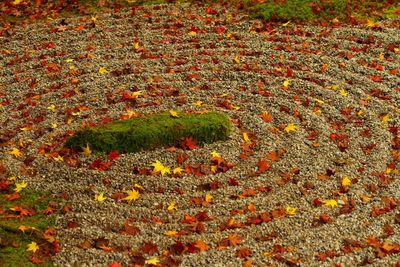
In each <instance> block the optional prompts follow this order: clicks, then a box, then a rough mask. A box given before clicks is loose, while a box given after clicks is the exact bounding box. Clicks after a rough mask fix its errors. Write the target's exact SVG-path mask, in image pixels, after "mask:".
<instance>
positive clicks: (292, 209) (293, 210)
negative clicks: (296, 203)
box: [286, 206, 297, 215]
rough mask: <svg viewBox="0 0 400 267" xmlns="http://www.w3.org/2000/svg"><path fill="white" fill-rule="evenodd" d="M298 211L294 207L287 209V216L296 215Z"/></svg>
mask: <svg viewBox="0 0 400 267" xmlns="http://www.w3.org/2000/svg"><path fill="white" fill-rule="evenodd" d="M296 211H297V209H296V208H293V207H290V206H287V207H286V214H287V215H296Z"/></svg>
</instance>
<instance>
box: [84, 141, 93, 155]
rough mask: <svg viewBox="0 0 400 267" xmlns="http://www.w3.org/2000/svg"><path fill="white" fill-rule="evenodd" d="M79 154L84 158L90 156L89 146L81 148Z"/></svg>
mask: <svg viewBox="0 0 400 267" xmlns="http://www.w3.org/2000/svg"><path fill="white" fill-rule="evenodd" d="M81 154H82V155H84V156H89V155H90V154H92V150H90V147H89V144H86V147H82V152H81Z"/></svg>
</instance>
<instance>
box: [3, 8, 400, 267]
mask: <svg viewBox="0 0 400 267" xmlns="http://www.w3.org/2000/svg"><path fill="white" fill-rule="evenodd" d="M213 8H214V9H215V10H216V11H217V14H216V15H212V14H211V15H210V14H207V13H206V11H205V8H204V7H203V6H201V5H197V6H188V5H181V6H175V5H160V6H149V7H143V8H142V9H140V10H138V11H136V13H135V14H134V15H132V14H131V12H130V11H129V10H125V11H122V12H120V13H118V14H99V15H97V21H96V23H95V26H93V23H92V22H91V20H90V17H82V18H70V19H66V20H65V22H66V25H64V29H63V27H61V28H60V26H62V24H61V20H54V21H50V22H48V23H47V24H31V25H27V26H26V27H24V28H18V29H17V30H16V31H15V33H14V35H13V36H12V37H11V38H0V46H1V51H0V52H1V53H0V110H1V113H0V123H1V133H0V141H1V142H2V143H3V145H2V146H1V147H0V152H1V155H2V158H1V160H2V161H3V163H4V165H6V166H7V173H8V174H9V175H10V176H11V175H15V176H17V177H18V180H26V181H27V182H28V184H29V185H30V186H32V187H33V188H36V189H39V190H49V191H51V192H53V193H55V194H63V195H64V196H68V200H66V202H67V203H69V204H70V205H71V207H72V208H71V211H69V212H66V213H65V214H62V215H59V216H58V217H57V230H58V235H57V239H58V241H59V243H60V245H61V251H60V253H58V254H56V255H55V256H54V257H53V260H54V262H55V263H56V264H57V265H59V266H74V265H79V266H108V264H109V263H111V262H112V261H116V262H118V263H119V264H121V265H123V266H130V265H132V264H133V263H140V264H144V262H143V261H145V260H148V259H150V258H152V257H157V259H159V260H160V263H163V264H165V265H167V266H173V265H174V264H173V263H172V261H176V263H179V264H180V266H200V265H206V264H207V265H209V266H241V265H242V264H250V261H251V263H252V264H253V265H254V266H268V265H277V266H281V265H282V266H286V265H293V266H296V265H299V266H332V265H333V264H340V265H342V266H356V265H361V264H372V265H373V266H396V264H399V261H398V257H399V253H398V251H397V252H396V251H394V250H392V251H389V252H387V253H383V254H379V253H378V252H379V251H378V249H377V248H374V247H373V246H371V245H370V244H369V243H368V238H369V237H371V236H375V237H377V238H378V239H379V240H380V241H381V242H382V243H383V242H390V244H397V245H398V244H399V243H400V224H399V221H400V218H399V211H400V210H399V206H398V205H400V190H399V187H400V182H399V181H400V180H399V174H398V171H397V169H396V168H398V167H399V162H398V161H399V158H400V156H399V158H397V159H396V158H395V157H394V155H395V153H399V150H400V144H397V145H396V143H395V142H396V141H395V139H396V135H397V136H399V135H400V130H398V129H397V128H398V127H399V126H400V112H399V108H400V72H399V66H400V50H399V49H400V35H399V32H400V31H399V30H400V29H399V27H398V25H399V24H398V22H396V21H393V20H388V21H383V22H380V23H379V24H380V27H377V28H368V27H366V26H362V25H361V26H353V27H339V28H320V27H315V26H299V25H292V24H289V26H288V27H283V26H279V25H278V26H277V27H276V29H275V31H274V32H272V33H265V32H262V31H261V32H260V29H261V28H262V27H263V26H262V22H260V21H253V20H250V19H249V18H248V17H247V16H246V15H244V14H242V13H240V12H239V11H237V10H235V9H225V8H222V7H218V6H216V7H213ZM79 25H84V29H83V30H76V27H78V26H79ZM396 25H397V26H396ZM396 27H397V28H396ZM74 29H75V30H74ZM193 32H196V33H193ZM135 41H138V42H139V49H136V50H135V49H134V48H133V42H135ZM142 48H143V49H144V51H140V49H142ZM324 64H326V65H324ZM100 67H104V68H106V70H107V71H108V73H106V74H105V75H102V74H100V73H99V68H100ZM285 81H288V82H289V83H288V86H287V87H285V86H284V85H283V84H284V83H285ZM132 86H133V87H134V88H135V89H134V90H140V91H142V92H143V94H142V95H141V96H139V97H138V98H137V99H136V100H135V101H122V100H121V97H122V94H123V92H126V91H128V90H129V88H131V87H132ZM197 101H202V103H203V104H201V105H194V104H193V103H194V102H197ZM52 105H54V107H52ZM127 109H130V110H132V111H134V112H137V113H139V114H149V113H154V112H162V111H166V110H170V109H175V110H182V111H201V110H204V109H207V110H219V111H224V112H226V113H227V114H229V115H230V116H231V117H232V118H233V119H234V122H235V128H234V131H233V133H232V135H231V137H230V139H229V140H228V141H226V142H217V143H214V144H210V145H205V146H204V147H201V148H197V149H194V150H189V151H183V150H182V149H180V148H177V149H176V151H173V150H165V149H157V150H153V151H146V152H138V153H132V154H126V155H120V157H119V158H117V159H116V160H114V161H113V163H112V165H111V167H110V168H109V169H108V170H105V171H100V170H93V169H91V168H90V164H91V163H92V162H93V160H95V159H96V157H97V156H95V155H89V156H84V155H78V156H77V158H74V159H75V160H77V161H79V164H80V166H71V165H73V164H71V163H70V162H67V158H68V157H69V155H68V154H62V155H64V161H57V160H55V158H56V156H57V155H58V154H57V153H66V152H65V151H63V150H60V149H62V144H63V142H64V141H65V137H66V136H68V134H71V133H73V132H74V131H76V130H78V129H80V128H81V127H82V126H83V125H87V124H89V123H99V122H101V121H102V120H103V121H104V120H113V119H118V118H120V117H121V116H122V115H123V114H126V110H127ZM263 112H267V113H268V114H270V115H271V121H268V120H267V121H264V120H263V119H262V118H261V117H260V115H261V114H262V113H263ZM290 123H294V124H295V125H296V129H295V131H292V132H290V131H289V132H286V131H285V127H286V126H287V125H289V124H290ZM52 124H53V127H52ZM55 124H56V125H57V126H56V127H54V125H55ZM24 127H28V128H29V127H31V128H32V129H31V130H28V131H24V130H21V128H24ZM243 133H248V136H249V138H250V141H249V142H248V144H250V143H251V142H252V141H255V143H254V144H253V145H254V148H253V149H252V150H251V152H249V153H248V155H247V157H243V156H240V155H241V154H242V153H243V148H242V147H243V146H245V145H244V144H246V141H245V140H244V138H243ZM340 137H342V138H343V139H340ZM397 138H400V137H397ZM20 140H22V141H21V142H23V143H22V145H23V146H21V142H20ZM29 140H32V141H31V142H30V141H29ZM339 142H342V143H339ZM53 144H54V146H52V145H53ZM12 147H18V148H19V149H20V150H21V152H22V153H23V156H22V157H21V158H16V157H14V156H12V155H10V154H9V153H8V152H9V151H10V150H11V149H12ZM43 149H44V150H45V151H46V152H45V153H42V154H40V153H39V152H38V151H43ZM46 149H47V150H46ZM213 151H216V152H218V153H219V154H220V155H221V157H222V158H223V159H224V160H225V161H226V162H229V163H232V164H233V167H232V168H231V169H228V170H224V171H222V172H219V173H216V174H212V173H211V171H209V168H210V160H211V156H210V153H211V152H213ZM273 151H279V152H278V154H279V155H280V156H278V157H274V156H273V154H272V153H271V152H273ZM51 152H54V153H55V154H51ZM180 153H185V154H187V156H188V158H187V160H186V161H185V162H184V163H181V164H179V163H178V162H177V156H178V155H179V154H180ZM102 159H104V160H106V156H104V157H103V156H102ZM260 159H264V160H266V161H267V162H268V164H269V166H270V168H269V169H268V170H266V171H264V172H262V173H258V174H257V173H256V172H257V170H258V167H257V166H258V163H259V160H260ZM156 160H159V161H160V162H162V163H163V164H164V165H165V166H169V167H171V168H172V169H173V168H175V167H178V166H180V167H182V168H183V169H185V167H186V166H192V167H194V166H198V165H199V164H203V165H204V166H205V167H203V168H208V170H207V171H206V170H204V169H203V172H206V174H204V175H199V176H194V175H192V174H188V173H185V172H182V174H180V175H165V176H160V175H158V176H157V175H156V176H155V175H147V174H146V173H142V174H140V170H142V171H144V172H145V170H150V169H151V167H150V164H152V163H153V162H155V161H156ZM22 167H24V168H25V169H28V172H23V173H21V168H22ZM345 176H347V177H349V178H350V180H351V183H350V185H349V186H348V188H346V189H347V190H345V189H343V188H341V183H342V180H343V177H345ZM232 181H236V182H237V184H235V183H234V182H232ZM135 184H138V185H140V186H141V187H143V189H141V193H140V195H139V198H138V199H137V200H136V201H134V202H132V203H130V204H129V203H127V202H126V201H121V200H118V199H117V200H116V199H115V198H112V196H113V194H115V193H118V192H125V191H126V190H130V189H132V186H134V185H135ZM100 192H103V193H104V196H106V197H107V199H106V200H105V201H104V202H98V201H95V200H94V196H95V194H98V193H100ZM206 194H211V195H212V197H213V200H212V201H210V202H209V203H207V202H205V203H204V202H203V204H204V205H202V204H201V203H200V204H199V205H196V204H195V203H194V201H193V198H196V197H197V199H204V198H205V196H206ZM385 197H389V198H391V199H393V201H394V203H396V204H393V203H392V205H394V206H393V207H392V208H390V209H389V210H388V211H387V212H385V213H383V214H379V215H377V216H375V215H376V214H374V213H373V210H374V207H375V208H376V207H381V208H382V207H387V205H388V204H387V199H388V198H385ZM316 199H319V200H321V201H323V200H329V199H335V200H336V201H337V204H338V205H337V206H335V207H333V208H331V207H327V206H324V205H318V204H316V202H315V201H316ZM172 202H173V203H175V205H176V207H177V208H176V210H174V211H172V212H171V211H168V210H167V207H168V206H169V205H170V203H172ZM385 203H386V204H385ZM385 205H386V206H385ZM290 208H296V211H295V214H293V215H290V214H289V213H290ZM204 211H206V212H207V214H208V216H209V217H210V218H209V220H205V221H201V220H200V225H203V226H204V229H199V228H196V227H195V226H193V224H192V225H191V224H188V223H185V222H182V220H184V218H185V216H187V215H190V216H195V215H196V214H198V213H199V212H204ZM272 211H274V212H275V213H273V212H272ZM279 212H280V213H279ZM263 213H268V214H269V215H270V216H272V218H271V220H270V221H264V222H258V223H255V218H258V217H257V216H260V214H263ZM274 214H275V215H274ZM276 214H280V215H276ZM203 215H204V214H203ZM322 215H323V216H325V218H326V216H329V218H330V220H329V222H327V221H323V220H322V219H321V216H322ZM232 219H233V220H232ZM126 220H128V221H129V222H130V224H131V225H134V226H136V227H137V228H138V229H139V232H138V233H137V234H135V235H127V234H123V233H121V229H123V226H124V223H125V221H126ZM157 221H158V222H157ZM229 222H230V223H229ZM387 225H389V226H387ZM385 227H386V229H387V227H391V229H392V230H393V231H392V233H391V234H387V231H386V232H385V231H384V229H385ZM225 228H227V229H225ZM181 230H184V231H185V232H184V233H185V234H183V235H182V236H179V237H170V236H167V235H166V234H165V233H166V232H167V231H177V232H179V231H181ZM182 233H183V232H182ZM232 234H237V235H239V236H240V237H241V241H240V243H239V244H238V245H235V246H233V245H232V246H228V247H226V248H223V247H222V246H223V245H221V244H224V243H223V242H222V241H221V240H222V239H224V238H227V237H228V236H229V235H232ZM263 237H264V238H263ZM96 239H103V240H104V239H105V240H108V244H107V246H108V247H109V248H110V249H109V250H110V251H106V249H101V248H99V247H96V245H95V244H94V241H95V240H96ZM196 240H201V241H203V242H205V243H206V244H207V245H208V249H207V250H206V251H203V252H198V251H196V250H195V251H194V253H190V251H189V250H188V247H189V245H188V244H190V243H191V242H195V241H196ZM85 241H86V242H89V243H91V244H92V245H91V246H90V247H89V248H82V243H84V242H85ZM149 241H151V242H153V243H154V244H156V245H157V251H156V252H154V254H152V253H149V252H146V251H145V250H144V249H142V248H141V246H142V245H143V244H144V243H146V242H149ZM178 241H179V242H182V243H183V244H184V245H185V246H187V250H186V251H185V252H182V251H181V252H179V251H178V252H177V250H176V248H175V249H174V248H173V246H174V244H175V245H176V244H177V242H178ZM351 241H360V242H361V244H363V245H362V246H361V245H360V246H359V247H356V246H355V245H354V243H351ZM349 244H353V247H351V246H352V245H349ZM192 248H193V247H192ZM246 248H247V249H248V250H247V254H246V253H245V252H246V250H245V249H246ZM349 248H350V251H348V250H346V249H349ZM238 251H239V252H241V253H242V254H243V253H244V254H243V255H244V256H243V255H238ZM249 251H250V252H251V253H250V254H249V253H248V252H249ZM328 252H329V253H330V254H329V253H328ZM381 252H382V251H381ZM324 253H325V254H324ZM170 254H171V255H170ZM239 254H240V253H239ZM324 255H325V259H322V258H321V257H323V256H324ZM172 259H173V260H172Z"/></svg>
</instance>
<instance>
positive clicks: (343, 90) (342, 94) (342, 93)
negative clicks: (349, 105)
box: [339, 89, 348, 96]
mask: <svg viewBox="0 0 400 267" xmlns="http://www.w3.org/2000/svg"><path fill="white" fill-rule="evenodd" d="M339 94H340V95H341V96H347V94H348V93H347V91H346V90H345V89H340V90H339Z"/></svg>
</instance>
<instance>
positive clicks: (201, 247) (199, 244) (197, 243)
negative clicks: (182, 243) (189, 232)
mask: <svg viewBox="0 0 400 267" xmlns="http://www.w3.org/2000/svg"><path fill="white" fill-rule="evenodd" d="M194 246H195V247H196V248H198V249H199V250H200V251H206V250H207V249H208V245H207V244H206V243H204V242H203V241H202V240H200V239H199V240H196V241H195V245H194Z"/></svg>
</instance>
